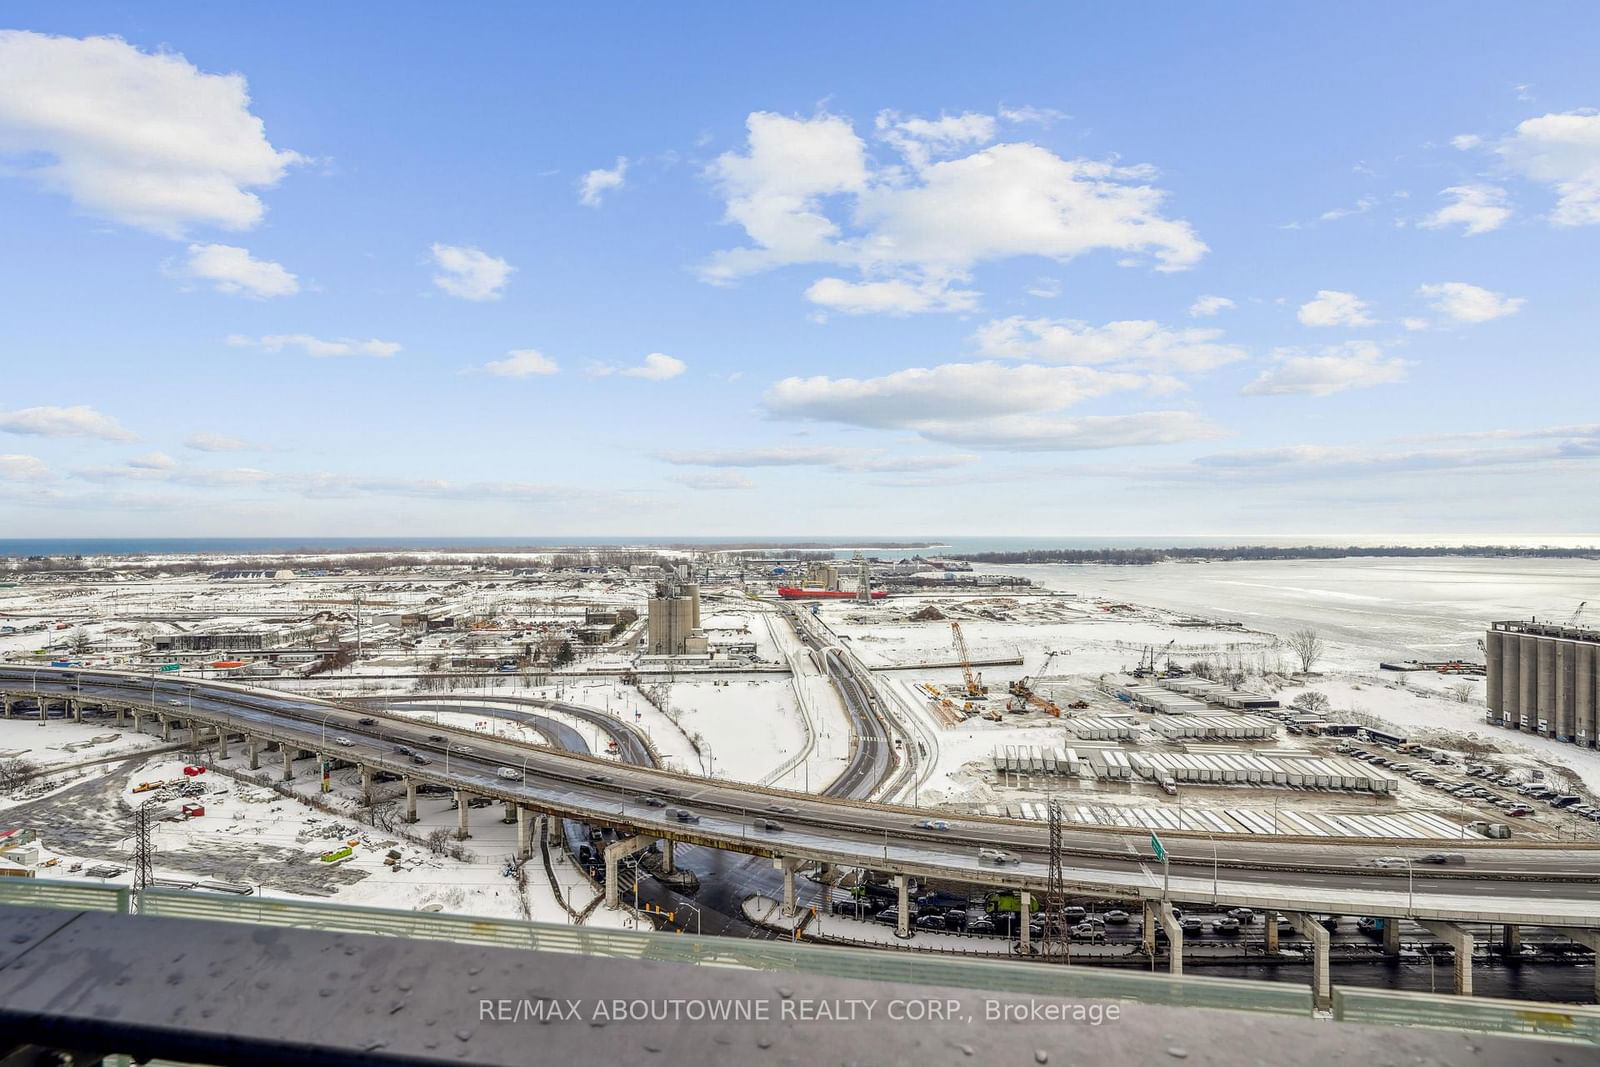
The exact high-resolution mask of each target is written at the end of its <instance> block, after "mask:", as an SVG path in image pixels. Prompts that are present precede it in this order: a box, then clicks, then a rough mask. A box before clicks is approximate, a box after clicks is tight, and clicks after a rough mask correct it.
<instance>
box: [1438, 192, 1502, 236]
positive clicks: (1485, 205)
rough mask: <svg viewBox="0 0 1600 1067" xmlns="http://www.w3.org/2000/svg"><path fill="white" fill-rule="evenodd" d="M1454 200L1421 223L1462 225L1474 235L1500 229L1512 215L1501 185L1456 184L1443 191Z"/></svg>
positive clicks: (1466, 231) (1441, 194)
mask: <svg viewBox="0 0 1600 1067" xmlns="http://www.w3.org/2000/svg"><path fill="white" fill-rule="evenodd" d="M1439 195H1440V196H1448V197H1450V198H1451V199H1452V200H1453V201H1454V202H1453V203H1449V204H1446V205H1445V206H1444V207H1442V208H1440V209H1439V210H1438V211H1435V212H1434V213H1433V214H1432V215H1429V216H1428V217H1427V218H1425V219H1423V220H1422V222H1421V223H1419V225H1422V226H1426V227H1427V228H1428V229H1432V230H1437V229H1442V228H1444V227H1446V226H1453V225H1456V224H1460V225H1461V226H1462V227H1464V234H1465V236H1467V237H1472V236H1475V235H1477V234H1480V233H1488V232H1490V231H1491V230H1498V229H1499V228H1500V227H1501V226H1503V225H1505V221H1506V220H1507V219H1509V218H1510V217H1511V207H1510V205H1509V204H1508V203H1507V202H1506V191H1505V190H1504V189H1502V188H1500V187H1499V186H1498V185H1452V186H1451V187H1450V188H1448V189H1446V190H1444V191H1443V192H1441V193H1440V194H1439Z"/></svg>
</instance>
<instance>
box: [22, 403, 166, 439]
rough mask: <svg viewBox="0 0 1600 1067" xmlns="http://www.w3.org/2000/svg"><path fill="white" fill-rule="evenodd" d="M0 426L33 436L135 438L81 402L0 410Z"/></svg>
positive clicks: (109, 418) (105, 416) (108, 417)
mask: <svg viewBox="0 0 1600 1067" xmlns="http://www.w3.org/2000/svg"><path fill="white" fill-rule="evenodd" d="M0 430H4V431H6V432H7V433H17V434H28V435H30V436H33V437H97V438H99V439H100V440H102V441H137V440H138V437H137V436H135V435H134V434H133V433H131V432H129V431H128V430H126V429H124V428H123V426H122V424H121V423H119V422H118V421H117V420H116V419H114V418H112V417H111V416H110V415H102V414H101V413H100V412H98V411H96V410H95V409H94V408H92V407H89V406H87V405H85V404H78V405H75V406H73V407H65V408H63V407H48V406H47V407H33V408H22V409H20V410H18V411H6V412H0Z"/></svg>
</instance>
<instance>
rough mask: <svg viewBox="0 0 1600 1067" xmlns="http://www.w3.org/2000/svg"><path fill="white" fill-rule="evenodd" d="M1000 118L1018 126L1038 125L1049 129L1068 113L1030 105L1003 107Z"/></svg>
mask: <svg viewBox="0 0 1600 1067" xmlns="http://www.w3.org/2000/svg"><path fill="white" fill-rule="evenodd" d="M1000 117H1001V118H1002V119H1004V120H1005V121H1006V122H1011V123H1016V124H1018V125H1021V124H1023V123H1037V124H1038V125H1040V126H1046V127H1048V126H1050V125H1052V124H1054V123H1056V122H1059V121H1061V120H1062V119H1064V118H1066V117H1067V113H1066V112H1065V111H1057V110H1056V109H1055V108H1053V107H1032V106H1030V105H1028V104H1023V105H1022V106H1020V107H1001V108H1000Z"/></svg>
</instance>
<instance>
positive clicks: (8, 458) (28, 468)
mask: <svg viewBox="0 0 1600 1067" xmlns="http://www.w3.org/2000/svg"><path fill="white" fill-rule="evenodd" d="M49 477H50V467H49V465H48V464H46V463H45V461H44V460H42V459H40V458H39V457H38V456H25V455H22V454H20V453H16V452H8V453H4V454H0V481H7V482H42V481H44V480H45V479H46V478H49Z"/></svg>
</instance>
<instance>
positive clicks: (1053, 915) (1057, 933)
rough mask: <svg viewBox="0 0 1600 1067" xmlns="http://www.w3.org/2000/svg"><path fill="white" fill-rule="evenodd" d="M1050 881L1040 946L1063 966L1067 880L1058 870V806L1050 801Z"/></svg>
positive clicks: (1066, 943) (1066, 948)
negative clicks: (1058, 959) (1042, 939)
mask: <svg viewBox="0 0 1600 1067" xmlns="http://www.w3.org/2000/svg"><path fill="white" fill-rule="evenodd" d="M1049 812H1050V879H1049V883H1048V885H1047V886H1046V888H1045V899H1044V942H1043V946H1042V947H1043V949H1044V954H1045V957H1046V958H1047V959H1051V960H1053V959H1055V958H1056V957H1058V956H1059V957H1060V958H1061V960H1062V962H1066V961H1067V959H1068V956H1069V955H1070V953H1071V947H1070V944H1071V942H1070V937H1071V935H1070V934H1069V933H1068V932H1067V929H1066V920H1065V919H1064V918H1063V917H1062V914H1063V911H1064V910H1065V908H1066V906H1067V880H1066V876H1065V875H1064V874H1063V873H1062V870H1061V802H1060V801H1059V800H1057V799H1056V798H1055V797H1051V798H1050V803H1049Z"/></svg>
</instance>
